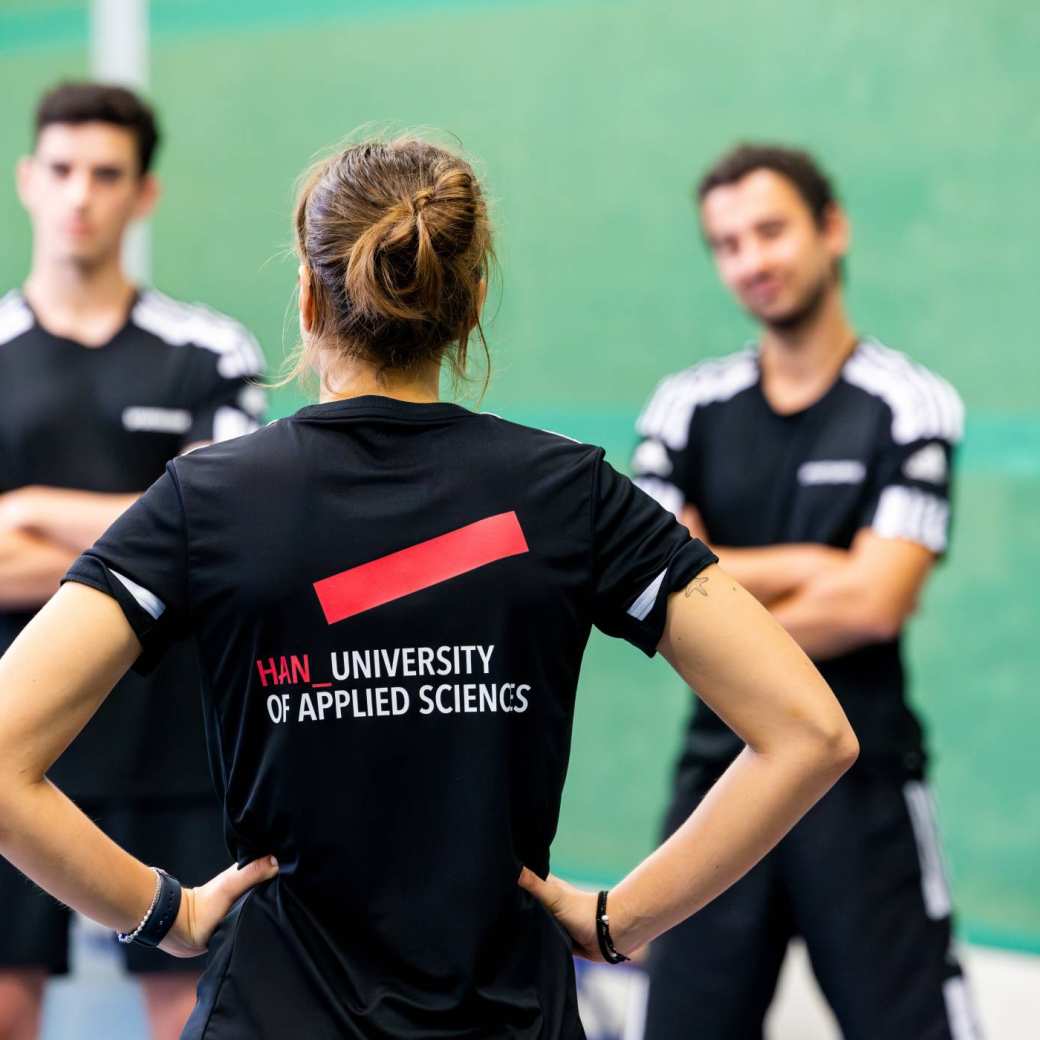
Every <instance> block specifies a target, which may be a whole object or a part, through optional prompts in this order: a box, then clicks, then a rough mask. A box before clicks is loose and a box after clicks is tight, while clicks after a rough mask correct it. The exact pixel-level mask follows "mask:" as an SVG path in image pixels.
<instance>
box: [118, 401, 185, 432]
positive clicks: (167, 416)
mask: <svg viewBox="0 0 1040 1040" xmlns="http://www.w3.org/2000/svg"><path fill="white" fill-rule="evenodd" d="M190 427H191V412H189V411H188V410H187V409H185V408H152V407H149V406H145V405H133V406H131V407H130V408H124V409H123V428H124V429H126V430H141V431H144V432H147V433H187V432H188V430H189V428H190Z"/></svg>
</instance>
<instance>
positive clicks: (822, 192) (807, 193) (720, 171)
mask: <svg viewBox="0 0 1040 1040" xmlns="http://www.w3.org/2000/svg"><path fill="white" fill-rule="evenodd" d="M755 170H772V171H773V172H774V173H778V174H780V176H781V177H785V178H786V179H787V180H788V181H790V182H791V184H793V185H794V187H795V189H796V190H797V191H798V194H799V195H801V197H802V199H803V200H804V202H805V204H806V205H807V206H808V207H809V211H810V212H811V213H812V215H813V219H814V220H815V221H816V223H817V225H822V224H823V219H824V216H825V214H826V212H827V209H828V207H829V206H831V205H833V204H834V203H835V202H836V201H837V196H836V195H835V193H834V187H833V185H832V184H831V182H830V178H828V176H827V175H826V174H825V173H824V172H823V170H822V169H820V166H819V164H818V163H817V162H816V160H815V159H814V158H813V157H812V156H811V155H810V154H809V153H808V152H804V151H801V150H800V149H798V148H787V147H784V146H783V145H776V144H757V143H749V142H745V143H742V144H738V145H737V146H736V147H734V148H731V149H730V150H729V151H728V152H726V154H725V155H723V156H721V157H720V158H719V159H717V160H716V161H715V162H714V163H713V164H712V166H711V167H710V168H709V170H708V172H707V173H705V174H704V176H703V177H702V178H701V180H700V183H699V184H698V185H697V201H698V202H703V201H704V198H705V196H706V195H707V194H708V192H710V191H713V190H714V189H715V188H719V187H722V186H723V185H726V184H735V183H736V182H737V181H740V180H743V179H744V178H745V177H746V176H747V175H748V174H749V173H753V172H754V171H755Z"/></svg>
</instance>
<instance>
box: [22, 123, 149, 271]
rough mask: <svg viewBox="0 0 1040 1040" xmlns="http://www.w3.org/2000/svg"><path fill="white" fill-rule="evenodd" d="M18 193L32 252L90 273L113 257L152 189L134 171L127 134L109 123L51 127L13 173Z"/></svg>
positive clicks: (130, 136)
mask: <svg viewBox="0 0 1040 1040" xmlns="http://www.w3.org/2000/svg"><path fill="white" fill-rule="evenodd" d="M18 189H19V195H20V196H21V199H22V203H23V205H24V206H25V208H26V210H28V212H29V217H30V219H31V220H32V225H33V236H34V242H35V247H36V249H37V250H38V251H39V252H40V253H41V254H43V255H46V256H47V257H49V258H51V259H54V260H58V261H64V262H71V263H77V264H81V265H84V266H88V267H90V266H95V265H97V264H99V263H103V262H105V261H107V260H110V259H111V258H112V257H113V255H118V253H119V248H120V245H121V243H122V239H123V234H124V232H125V231H126V228H127V225H128V224H129V223H130V221H131V220H133V219H135V218H137V217H144V216H147V214H148V213H149V212H150V211H151V208H152V205H153V204H154V201H155V182H154V180H153V179H152V178H151V177H150V176H144V177H142V176H141V175H140V173H139V172H138V157H137V144H136V140H135V138H134V135H133V134H132V133H131V132H130V131H129V130H124V129H123V128H121V127H118V126H113V125H111V124H109V123H79V124H73V123H52V124H51V125H50V126H46V127H44V129H43V130H42V131H41V132H40V136H39V138H38V140H37V142H36V151H35V152H34V153H33V155H31V156H29V157H28V158H26V159H23V160H22V162H21V163H20V165H19V167H18Z"/></svg>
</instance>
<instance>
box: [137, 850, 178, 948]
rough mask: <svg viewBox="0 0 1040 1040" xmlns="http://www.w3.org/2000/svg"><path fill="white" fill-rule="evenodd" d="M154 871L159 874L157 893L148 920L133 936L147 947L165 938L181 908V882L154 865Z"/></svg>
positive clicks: (155, 944) (154, 945)
mask: <svg viewBox="0 0 1040 1040" xmlns="http://www.w3.org/2000/svg"><path fill="white" fill-rule="evenodd" d="M155 871H156V873H157V874H158V875H159V895H158V898H157V899H156V900H155V907H154V908H153V909H152V912H151V913H150V914H149V915H148V920H147V921H145V923H144V926H143V927H142V928H141V930H140V931H139V932H138V933H137V935H135V936H134V942H135V943H137V944H138V945H139V946H147V947H149V948H154V947H156V946H158V945H159V943H161V942H162V941H163V939H165V938H166V935H167V933H168V932H169V930H170V929H171V928H172V927H173V922H174V921H176V920H177V911H178V910H180V908H181V883H180V882H179V881H178V880H177V879H176V878H172V877H170V875H169V874H167V873H166V871H165V870H160V869H159V868H158V867H156V868H155Z"/></svg>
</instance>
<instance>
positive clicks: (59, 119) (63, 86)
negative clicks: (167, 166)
mask: <svg viewBox="0 0 1040 1040" xmlns="http://www.w3.org/2000/svg"><path fill="white" fill-rule="evenodd" d="M52 123H111V124H112V125H113V126H119V127H122V128H123V129H124V130H129V131H130V133H132V134H133V135H134V138H135V139H136V141H137V158H138V164H139V171H138V172H139V173H141V174H145V173H147V172H148V170H149V169H150V168H151V165H152V158H153V157H154V155H155V149H156V148H157V147H158V145H159V127H158V125H157V123H156V120H155V112H154V111H152V108H151V106H150V105H148V104H147V102H145V101H143V100H142V99H141V98H139V97H138V96H137V95H136V94H135V93H134V92H133V91H132V90H127V89H126V87H117V86H114V85H112V84H109V83H88V82H65V83H59V84H58V85H57V86H56V87H53V88H52V89H51V90H48V91H47V93H46V94H44V95H43V97H42V98H40V101H39V104H37V106H36V123H35V129H34V133H33V147H34V148H35V147H36V142H37V141H38V140H39V137H40V133H41V131H42V130H43V129H44V128H45V127H48V126H50V125H51V124H52Z"/></svg>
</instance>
